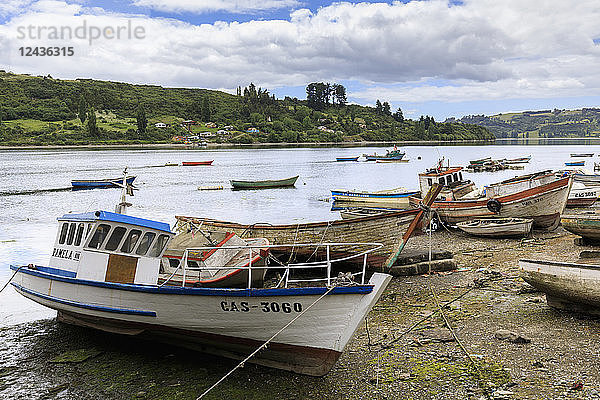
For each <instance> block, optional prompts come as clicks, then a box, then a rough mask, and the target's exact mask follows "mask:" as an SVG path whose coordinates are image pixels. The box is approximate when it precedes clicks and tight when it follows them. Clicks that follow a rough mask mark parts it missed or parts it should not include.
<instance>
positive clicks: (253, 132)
mask: <svg viewBox="0 0 600 400" xmlns="http://www.w3.org/2000/svg"><path fill="white" fill-rule="evenodd" d="M306 90H307V99H306V100H299V99H297V98H290V97H286V98H284V99H277V98H276V97H275V96H274V95H273V94H271V93H269V91H268V90H267V89H263V88H260V87H256V86H255V85H254V84H252V83H251V84H250V85H249V86H247V87H241V86H240V87H238V88H237V93H236V94H229V93H225V92H221V91H216V90H206V89H186V88H164V87H161V86H153V85H133V84H128V83H121V82H110V81H98V80H92V79H76V80H58V79H53V78H52V77H51V76H46V77H41V76H29V75H25V74H13V73H10V72H4V71H0V144H2V145H48V144H53V145H78V144H113V143H170V142H172V141H173V140H174V138H175V139H176V140H181V141H188V140H194V139H195V140H198V137H199V136H201V137H204V138H205V140H206V141H214V142H220V143H277V142H287V143H304V142H342V141H348V142H360V141H397V142H401V141H408V140H435V141H453V140H482V139H483V140H490V139H492V140H493V135H492V134H491V133H490V132H489V131H488V130H487V129H486V128H483V127H480V126H477V125H472V124H465V123H459V122H450V123H440V122H437V121H435V120H434V119H433V118H432V117H429V116H422V117H421V118H420V119H419V120H410V119H405V118H404V116H403V114H402V110H400V109H398V110H397V111H395V112H394V113H392V111H391V109H390V105H389V103H388V102H385V101H384V102H383V103H382V102H381V101H379V100H378V101H377V104H376V107H366V106H359V105H354V104H347V99H346V89H345V87H344V86H342V85H339V84H335V83H333V84H331V83H324V82H314V83H310V84H308V85H307V87H306ZM222 128H226V129H222Z"/></svg>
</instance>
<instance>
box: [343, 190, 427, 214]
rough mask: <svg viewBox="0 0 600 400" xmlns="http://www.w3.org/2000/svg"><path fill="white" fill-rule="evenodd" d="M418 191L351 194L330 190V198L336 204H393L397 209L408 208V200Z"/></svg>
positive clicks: (417, 193)
mask: <svg viewBox="0 0 600 400" xmlns="http://www.w3.org/2000/svg"><path fill="white" fill-rule="evenodd" d="M419 194H420V192H418V191H407V190H406V189H404V188H398V189H392V190H382V191H379V192H351V191H340V190H332V191H331V197H333V200H334V201H335V202H338V203H346V202H352V203H361V204H393V205H394V206H396V207H397V208H402V209H406V208H409V201H408V198H409V197H410V196H418V195H419Z"/></svg>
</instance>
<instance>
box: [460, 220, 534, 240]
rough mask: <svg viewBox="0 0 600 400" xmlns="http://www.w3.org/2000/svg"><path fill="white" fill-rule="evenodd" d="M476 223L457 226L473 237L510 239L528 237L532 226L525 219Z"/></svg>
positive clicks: (464, 223)
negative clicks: (512, 237) (511, 237)
mask: <svg viewBox="0 0 600 400" xmlns="http://www.w3.org/2000/svg"><path fill="white" fill-rule="evenodd" d="M478 222H481V223H478V224H474V223H470V222H459V223H458V224H457V226H458V228H459V229H460V230H462V231H463V232H466V233H468V234H471V235H475V236H484V237H510V236H526V235H528V234H529V232H531V227H532V225H533V220H531V219H525V218H508V219H506V220H502V219H492V220H490V221H484V220H480V221H478Z"/></svg>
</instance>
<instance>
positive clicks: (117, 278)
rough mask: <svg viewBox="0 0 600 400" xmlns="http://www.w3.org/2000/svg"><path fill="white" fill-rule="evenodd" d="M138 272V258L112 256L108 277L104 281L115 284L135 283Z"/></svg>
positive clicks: (109, 259) (107, 268) (107, 269)
mask: <svg viewBox="0 0 600 400" xmlns="http://www.w3.org/2000/svg"><path fill="white" fill-rule="evenodd" d="M136 270H137V258H136V257H130V256H123V255H120V254H110V255H109V256H108V266H107V267H106V277H105V278H104V280H105V281H106V282H113V283H133V282H134V280H135V272H136Z"/></svg>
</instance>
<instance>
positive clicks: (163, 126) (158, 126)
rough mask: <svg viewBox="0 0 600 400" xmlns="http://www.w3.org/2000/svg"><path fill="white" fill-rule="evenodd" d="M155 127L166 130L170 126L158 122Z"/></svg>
mask: <svg viewBox="0 0 600 400" xmlns="http://www.w3.org/2000/svg"><path fill="white" fill-rule="evenodd" d="M154 126H155V127H156V128H166V127H167V126H169V125H167V124H165V123H164V122H157V123H156V124H154Z"/></svg>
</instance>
